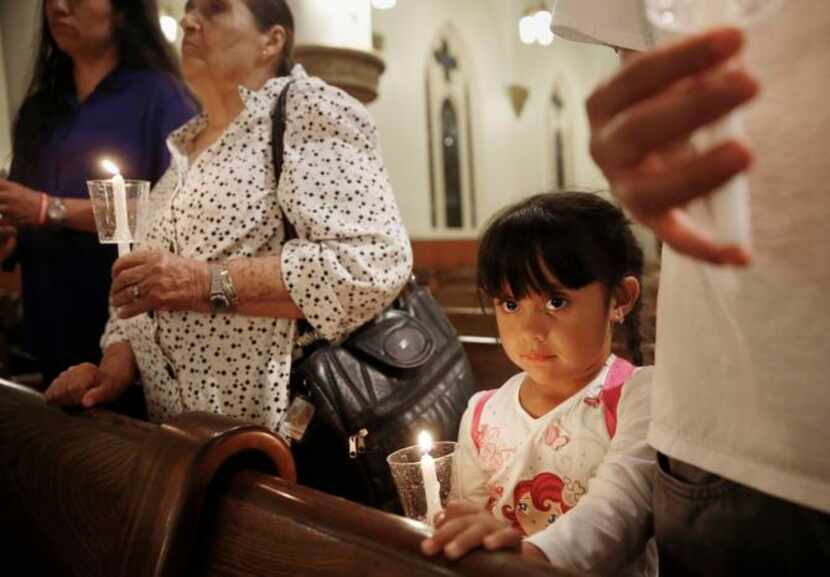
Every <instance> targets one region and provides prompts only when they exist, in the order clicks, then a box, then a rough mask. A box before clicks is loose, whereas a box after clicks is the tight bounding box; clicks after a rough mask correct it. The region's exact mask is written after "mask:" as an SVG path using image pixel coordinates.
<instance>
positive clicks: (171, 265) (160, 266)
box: [110, 250, 210, 319]
mask: <svg viewBox="0 0 830 577" xmlns="http://www.w3.org/2000/svg"><path fill="white" fill-rule="evenodd" d="M112 278H113V282H112V289H111V290H110V297H111V299H112V304H113V306H114V307H116V308H117V309H118V316H119V317H120V318H122V319H128V318H131V317H134V316H136V315H140V314H141V313H146V312H148V311H181V310H190V311H201V312H208V311H210V304H209V302H208V296H209V293H210V275H209V272H208V265H207V262H205V261H199V260H194V259H189V258H184V257H181V256H177V255H174V254H170V253H168V252H164V251H159V250H153V251H147V250H144V251H137V252H134V253H132V254H128V255H127V256H124V257H122V258H119V259H118V260H117V261H115V264H114V265H113V266H112Z"/></svg>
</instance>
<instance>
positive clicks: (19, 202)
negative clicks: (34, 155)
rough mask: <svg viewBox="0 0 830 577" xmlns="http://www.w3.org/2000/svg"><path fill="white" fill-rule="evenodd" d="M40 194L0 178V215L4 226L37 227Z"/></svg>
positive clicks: (40, 200)
mask: <svg viewBox="0 0 830 577" xmlns="http://www.w3.org/2000/svg"><path fill="white" fill-rule="evenodd" d="M41 196H42V195H41V193H40V192H37V191H35V190H32V189H31V188H26V187H25V186H23V185H20V184H17V183H16V182H12V181H11V180H6V179H4V178H0V215H2V217H3V218H2V221H0V223H2V224H4V225H10V224H11V225H16V226H38V225H40V224H42V223H41V222H39V219H40V213H41V205H42V203H43V200H42V198H41Z"/></svg>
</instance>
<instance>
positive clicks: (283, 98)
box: [271, 78, 297, 241]
mask: <svg viewBox="0 0 830 577" xmlns="http://www.w3.org/2000/svg"><path fill="white" fill-rule="evenodd" d="M295 81H296V79H293V78H292V79H291V80H289V81H288V83H287V84H286V85H285V88H283V89H282V92H280V96H279V98H278V99H277V106H276V107H275V108H274V115H273V117H272V119H271V120H272V122H271V158H272V160H273V163H274V178H275V180H276V187H277V188H279V185H280V176H282V165H283V157H284V156H285V126H286V118H287V113H286V108H287V104H286V103H287V101H288V91H289V89H290V88H291V85H292V84H294V82H295ZM280 210H282V206H280ZM282 216H283V222H284V226H285V240H286V241H288V240H291V239H293V238H297V230H296V229H295V228H294V225H293V224H291V221H290V220H288V216H287V215H286V214H285V211H284V210H283V211H282Z"/></svg>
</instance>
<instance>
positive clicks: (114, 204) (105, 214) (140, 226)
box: [86, 179, 150, 245]
mask: <svg viewBox="0 0 830 577" xmlns="http://www.w3.org/2000/svg"><path fill="white" fill-rule="evenodd" d="M122 182H123V199H121V200H118V199H116V196H117V195H118V194H119V191H118V185H117V183H116V181H115V179H102V180H88V181H87V183H86V184H87V188H88V189H89V198H90V200H91V201H92V211H93V213H94V214H95V227H96V228H97V230H98V240H99V241H100V242H101V243H102V244H119V245H121V244H129V243H136V242H142V241H143V240H144V237H145V234H146V231H145V229H146V223H145V220H146V218H147V213H148V204H149V201H150V183H149V182H148V181H146V180H123V181H122ZM122 206H123V208H122ZM119 210H120V211H122V213H121V215H120V216H119V213H118V212H119ZM122 223H124V224H122ZM125 225H126V226H125Z"/></svg>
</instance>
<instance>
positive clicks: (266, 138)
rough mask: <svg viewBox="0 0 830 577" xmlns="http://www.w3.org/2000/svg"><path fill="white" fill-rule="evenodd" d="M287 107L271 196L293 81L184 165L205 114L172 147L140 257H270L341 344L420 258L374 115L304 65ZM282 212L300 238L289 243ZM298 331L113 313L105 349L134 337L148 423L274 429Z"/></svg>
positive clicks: (254, 104) (254, 102) (254, 101)
mask: <svg viewBox="0 0 830 577" xmlns="http://www.w3.org/2000/svg"><path fill="white" fill-rule="evenodd" d="M292 77H293V78H295V79H296V81H295V82H294V83H293V84H292V86H291V89H290V92H289V96H288V99H287V113H286V116H287V123H286V133H285V153H284V164H283V172H282V176H281V178H280V181H279V188H278V189H277V190H276V191H275V181H276V180H275V174H274V167H273V163H272V156H271V114H272V111H273V110H274V108H275V106H276V102H277V98H278V97H279V94H280V92H281V91H282V89H283V88H284V86H285V85H286V84H287V82H288V81H289V78H288V77H282V78H274V79H271V80H269V81H268V82H267V83H266V84H265V86H264V87H263V88H262V89H261V90H258V91H251V90H247V89H245V88H242V87H240V94H241V96H242V100H243V102H244V105H245V108H244V110H243V111H242V112H241V113H240V115H239V116H238V117H237V118H236V119H235V120H234V121H233V122H232V123H231V124H230V125H229V126H228V127H227V129H226V130H225V132H224V134H223V135H222V136H221V137H220V138H219V139H218V140H217V141H216V142H214V143H213V144H212V145H211V146H210V147H209V148H207V149H206V150H204V151H203V152H202V153H201V154H200V155H199V156H198V157H197V158H196V160H195V162H193V164H192V166H191V165H190V164H189V161H188V155H187V152H188V150H189V149H190V146H191V143H192V141H193V139H194V137H195V136H196V135H197V134H198V133H199V132H200V131H201V130H202V129H203V128H204V126H205V124H206V119H205V117H204V115H200V116H197V117H196V118H194V119H193V120H191V121H190V122H188V123H187V124H185V125H184V126H182V127H181V128H179V129H178V130H177V131H175V132H174V133H173V134H172V135H171V136H170V138H169V139H168V147H169V148H170V150H171V153H172V161H171V165H170V168H169V170H168V171H167V173H166V174H165V175H164V177H163V178H162V179H161V180H160V181H159V183H158V184H157V185H156V187H155V188H154V190H153V192H152V194H151V214H152V217H151V220H150V225H149V228H148V233H147V239H146V243H145V244H144V246H143V247H142V248H147V249H156V250H158V249H161V250H167V251H170V252H172V253H175V254H178V255H181V256H184V257H187V258H193V259H201V260H207V261H223V260H227V259H234V258H243V257H261V256H267V255H275V254H278V253H279V252H280V250H282V275H283V280H284V282H285V285H286V287H287V289H288V291H289V293H290V294H291V297H292V299H293V300H294V302H295V303H296V304H297V306H298V307H299V308H300V309H301V310H302V311H303V313H304V314H305V317H306V318H307V319H308V321H309V322H310V323H311V325H312V326H313V327H314V328H315V329H316V330H317V331H318V333H319V334H320V335H321V336H323V337H325V338H327V339H329V340H337V339H339V338H342V337H343V336H345V335H346V334H347V333H348V332H349V331H351V330H353V329H355V328H357V327H359V326H360V325H362V324H363V323H365V322H366V321H367V320H369V319H370V318H371V317H373V316H374V315H376V314H377V313H378V312H380V310H382V309H383V307H384V306H386V305H387V304H389V303H390V302H391V301H392V300H393V299H394V298H395V296H396V295H397V294H398V292H399V291H400V289H401V288H402V286H403V285H404V284H405V282H406V281H407V279H408V277H409V274H410V271H411V267H412V252H411V248H410V245H409V240H408V237H407V234H406V231H405V229H404V227H403V224H402V222H401V217H400V214H399V211H398V208H397V206H396V203H395V200H394V197H393V194H392V191H391V188H390V185H389V180H388V177H387V174H386V170H385V168H384V165H383V161H382V159H381V154H380V148H379V144H378V139H377V129H376V128H375V126H374V123H373V121H372V119H371V117H370V116H369V113H368V111H367V110H366V109H365V108H364V107H363V106H362V105H361V104H360V103H358V102H357V101H356V100H354V99H353V98H352V97H350V96H348V95H347V94H346V93H344V92H342V91H341V90H338V89H336V88H333V87H331V86H329V85H327V84H326V83H324V82H323V81H321V80H320V79H318V78H313V77H309V76H307V75H306V74H305V72H304V71H303V70H302V68H301V67H300V66H296V67H295V68H294V70H293V71H292ZM283 214H285V215H286V216H287V218H288V219H289V220H290V222H291V223H292V224H293V225H294V227H295V228H296V230H297V236H298V237H299V238H295V239H293V240H290V241H288V242H287V243H285V244H283V243H284V237H285V227H284V216H283ZM295 325H296V323H295V322H294V321H291V320H287V319H275V318H262V317H250V316H242V315H235V314H215V315H214V314H205V313H198V312H189V311H181V312H155V313H153V314H151V315H148V314H143V315H140V316H139V317H136V318H134V319H131V320H128V321H122V320H118V319H117V318H115V316H114V315H112V316H111V319H110V322H109V323H108V325H107V330H106V332H105V334H104V336H103V338H102V346H103V347H104V348H106V346H108V345H109V344H111V343H115V342H119V341H125V340H128V341H129V343H130V345H131V347H132V350H133V352H134V354H135V356H136V360H137V362H138V366H139V369H140V371H141V378H142V381H143V384H144V390H145V395H146V398H147V408H148V413H149V416H150V418H151V419H152V420H155V421H161V420H165V419H168V418H170V417H172V416H175V415H177V414H179V413H182V412H185V411H194V410H199V411H209V412H213V413H219V414H223V415H229V416H233V417H237V418H240V419H244V420H246V421H253V422H255V423H257V424H260V425H263V426H265V427H268V428H270V429H276V428H277V427H278V424H279V422H280V419H281V418H282V415H283V413H284V411H285V409H286V407H287V404H288V400H289V399H288V387H287V385H288V376H289V370H290V364H291V354H292V349H293V343H294V337H295Z"/></svg>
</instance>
